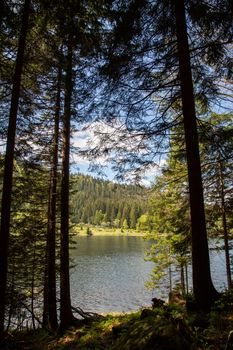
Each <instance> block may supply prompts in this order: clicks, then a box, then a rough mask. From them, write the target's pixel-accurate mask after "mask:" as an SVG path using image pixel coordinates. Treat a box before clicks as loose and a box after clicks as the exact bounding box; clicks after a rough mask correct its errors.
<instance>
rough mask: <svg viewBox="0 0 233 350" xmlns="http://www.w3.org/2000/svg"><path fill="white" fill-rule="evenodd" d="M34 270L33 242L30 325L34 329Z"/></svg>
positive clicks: (34, 249) (34, 254)
mask: <svg viewBox="0 0 233 350" xmlns="http://www.w3.org/2000/svg"><path fill="white" fill-rule="evenodd" d="M35 270H36V248H35V245H34V244H33V260H32V276H31V278H32V280H31V315H32V327H33V330H35V329H36V324H35V316H34V299H35V297H34V290H35Z"/></svg>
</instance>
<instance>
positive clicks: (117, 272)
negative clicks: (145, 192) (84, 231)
mask: <svg viewBox="0 0 233 350" xmlns="http://www.w3.org/2000/svg"><path fill="white" fill-rule="evenodd" d="M76 242H77V245H76V247H75V249H73V250H71V257H72V258H73V262H74V264H75V267H74V268H73V269H72V272H71V295H72V303H73V305H77V306H79V307H81V308H83V309H84V310H85V311H94V312H99V313H101V312H111V311H116V312H124V311H125V312H127V311H131V310H137V309H138V308H140V307H142V306H143V305H144V306H145V305H150V304H151V299H152V297H153V296H154V295H156V296H158V297H159V296H161V294H162V295H163V294H164V293H160V292H159V291H155V292H154V294H153V293H152V292H150V291H148V290H147V289H146V288H145V286H144V284H145V282H146V281H148V279H149V275H150V272H151V269H152V268H153V263H151V262H146V261H145V260H144V257H145V250H146V249H147V248H149V242H147V241H145V240H144V239H143V238H140V237H129V236H91V237H77V238H76ZM210 258H211V269H212V277H213V281H214V284H215V286H216V287H217V288H218V289H219V290H220V289H224V288H225V287H226V272H225V261H224V253H223V252H217V251H215V250H211V252H210ZM189 272H190V273H189V274H190V276H191V271H190V269H189ZM174 277H175V276H174ZM190 284H191V281H190ZM166 295H167V291H166Z"/></svg>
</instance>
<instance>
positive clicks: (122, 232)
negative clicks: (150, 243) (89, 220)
mask: <svg viewBox="0 0 233 350" xmlns="http://www.w3.org/2000/svg"><path fill="white" fill-rule="evenodd" d="M71 231H72V233H73V234H75V235H78V236H87V235H88V233H87V232H89V235H93V236H132V237H144V236H145V235H146V232H143V231H138V230H134V229H121V228H109V227H102V226H93V225H82V226H81V225H73V226H72V230H71Z"/></svg>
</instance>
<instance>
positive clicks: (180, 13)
mask: <svg viewBox="0 0 233 350" xmlns="http://www.w3.org/2000/svg"><path fill="white" fill-rule="evenodd" d="M174 8H175V19H176V31H177V46H178V57H179V72H180V83H181V96H182V111H183V118H184V131H185V143H186V156H187V166H188V180H189V195H190V212H191V226H192V267H193V290H194V295H195V298H196V300H197V302H198V304H199V305H200V306H201V307H202V308H209V307H210V306H211V305H213V302H214V301H215V300H216V299H217V297H218V293H217V291H216V290H215V288H214V286H213V283H212V280H211V275H210V262H209V251H208V243H207V233H206V224H205V209H204V196H203V186H202V178H201V165H200V155H199V143H198V133H197V122H196V112H195V100H194V93H193V83H192V72H191V65H190V53H189V44H188V36H187V26H186V18H185V5H184V1H183V0H176V1H175V3H174Z"/></svg>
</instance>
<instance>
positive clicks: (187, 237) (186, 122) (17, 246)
mask: <svg viewBox="0 0 233 350" xmlns="http://www.w3.org/2000/svg"><path fill="white" fill-rule="evenodd" d="M0 5H1V9H0V28H1V30H0V43H1V45H0V83H1V85H0V110H1V116H0V118H1V126H0V139H1V146H0V184H1V186H0V188H1V205H0V207H1V223H0V342H1V348H3V349H4V348H6V349H15V348H19V349H24V348H25V349H29V348H31V349H35V347H33V346H34V345H33V344H32V347H29V346H30V342H33V341H34V343H37V340H33V341H32V339H34V336H35V335H36V331H37V330H39V331H40V330H41V331H45V332H47V333H46V334H47V335H48V337H55V338H53V339H52V340H53V341H54V339H57V338H56V337H58V336H61V335H62V334H66V333H65V332H67V331H69V329H71V328H70V327H74V328H72V329H75V331H74V338H75V334H76V333H75V332H77V337H76V338H75V340H74V343H72V344H71V345H69V344H67V345H66V344H65V345H64V347H63V348H64V349H66V348H67V349H68V348H75V349H76V348H77V349H89V348H96V349H106V348H107V349H138V350H139V349H145V350H146V349H155V348H156V349H173V348H174V344H173V343H172V340H168V338H169V337H170V335H167V334H169V330H171V329H172V332H173V333H172V334H173V337H174V339H178V340H177V341H178V343H179V345H178V343H177V347H176V348H177V349H191V348H192V349H210V348H211V349H223V348H224V349H225V348H226V349H230V348H231V347H232V346H233V337H231V336H230V334H231V333H230V331H231V330H232V329H233V324H232V323H231V321H230V316H229V315H230V313H231V312H232V300H233V297H232V294H231V288H232V276H231V270H232V258H231V238H232V233H233V220H232V209H233V202H232V191H233V186H232V176H231V174H232V156H233V154H232V152H233V137H232V135H233V129H232V111H233V85H232V75H233V59H232V42H233V21H232V18H233V5H232V1H230V0H199V1H198V0H166V1H162V2H161V1H157V0H153V1H152V0H110V1H105V0H97V1H92V0H85V1H83V0H78V1H77V0H67V1H63V0H56V1H54V0H51V1H46V0H24V1H22V0H19V1H14V0H2V1H1V4H0ZM84 139H85V140H86V141H87V142H85V143H84V142H83V140H84ZM77 159H78V160H79V161H80V162H81V159H85V160H86V161H88V162H89V164H90V166H89V170H90V171H92V173H93V174H94V175H93V177H92V176H89V175H88V176H87V175H86V174H85V175H84V174H81V173H77V172H75V171H74V169H75V168H74V163H75V162H76V161H77ZM77 162H78V161H77ZM77 165H78V164H77ZM108 167H109V168H111V169H112V171H114V173H115V180H114V182H111V181H109V180H103V173H104V171H105V169H106V168H108ZM148 173H150V176H151V177H153V181H152V183H151V186H150V187H145V186H143V179H144V177H145V175H146V174H148ZM77 224H81V225H85V226H86V225H89V224H91V225H95V226H100V227H102V228H104V227H105V228H107V227H108V228H112V229H114V228H115V229H116V228H117V229H122V230H123V231H124V230H128V234H130V232H132V231H133V230H134V231H139V232H141V231H143V232H144V235H145V236H147V238H148V240H149V241H150V242H153V243H152V244H151V250H150V252H149V255H148V259H149V260H151V261H153V262H154V265H155V268H154V278H153V277H152V281H151V283H152V284H154V286H156V283H157V280H158V279H159V278H162V277H163V274H164V269H168V270H169V266H170V265H171V261H172V263H173V264H175V265H176V266H177V267H178V269H179V271H180V283H179V285H180V289H179V295H180V297H182V300H183V299H184V303H185V305H186V306H185V308H183V309H182V310H183V311H182V312H181V311H179V310H178V309H177V307H180V306H181V305H180V303H179V302H178V304H179V305H178V306H177V305H175V306H174V309H172V308H171V306H170V305H169V304H168V305H167V304H166V305H164V304H163V302H162V301H158V300H157V304H156V301H154V308H153V310H151V309H148V310H146V311H144V312H143V311H142V312H141V313H140V314H137V315H136V316H135V315H130V316H126V319H124V318H123V319H121V318H118V319H112V318H111V321H110V320H108V319H103V318H102V317H104V316H102V315H98V314H97V313H95V312H94V313H88V312H86V311H85V310H81V309H80V308H79V305H73V304H72V300H71V292H70V267H71V265H72V264H71V261H70V244H71V243H72V240H73V232H72V227H73V226H75V225H77ZM212 238H219V240H220V241H221V242H223V246H224V254H225V258H224V259H225V265H226V276H227V287H226V291H225V292H224V291H220V290H217V289H216V287H215V285H214V283H213V279H212V275H211V268H210V256H209V253H210V249H209V243H210V240H211V239H212ZM189 267H191V270H190V269H189ZM81 268H82V267H81V266H80V269H81ZM188 275H189V277H190V278H191V280H192V291H191V297H192V302H190V301H189V300H188V298H190V295H189V294H190V293H189V290H188V288H187V283H186V282H185V281H186V280H187V276H188ZM87 307H88V306H87ZM38 310H39V311H38ZM75 310H76V311H75ZM77 310H78V312H77ZM227 310H228V313H227ZM188 311H196V312H197V315H198V316H200V314H201V315H203V319H202V320H201V321H200V320H199V321H200V322H199V321H198V322H197V325H196V324H195V322H193V318H194V316H193V315H191V316H190V317H189V315H187V313H188ZM75 312H76V313H75ZM221 312H222V314H221ZM77 313H78V315H79V317H80V316H81V318H82V319H83V320H82V321H80V318H77V317H76V315H77ZM181 314H182V316H180V315H181ZM197 315H196V316H197ZM213 315H215V319H214V316H213ZM221 315H222V316H221ZM111 317H113V316H111ZM122 317H123V316H122ZM127 317H128V318H127ZM158 317H159V318H158ZM217 319H219V320H220V319H221V325H219V324H220V322H219V323H218V322H217V321H216V320H217ZM114 320H115V321H114ZM211 320H212V321H211ZM202 321H203V322H202ZM207 321H208V322H207ZM82 322H84V323H82ZM85 322H86V323H85ZM88 322H89V323H91V322H94V323H93V328H92V330H93V334H94V332H96V334H98V329H99V330H100V329H101V331H100V333H101V332H102V333H101V334H102V336H103V338H101V339H99V338H98V337H97V335H93V334H92V333H91V334H92V335H90V334H89V333H87V334H86V338H88V337H89V338H90V339H91V340H90V341H89V343H88V341H87V342H86V340H85V339H86V338H85V337H83V338H82V334H84V333H83V332H89V330H90V329H89V328H88V327H87V328H85V327H86V324H88ZM96 322H97V323H96ZM98 322H100V323H98ZM108 322H110V323H109V325H107V324H108ZM114 322H115V323H116V325H115V323H114ZM192 322H193V323H192ZM211 322H212V323H211ZM224 322H225V323H224ZM110 324H111V325H112V326H111V327H112V328H111V330H110ZM207 324H208V325H207ZM132 325H134V326H135V329H137V332H138V333H139V334H141V338H140V339H141V341H139V340H138V342H137V341H136V338H137V335H136V336H135V333H134V332H133V330H132V329H133V326H132ZM82 327H84V328H82ZM90 327H91V326H90ZM95 327H96V328H95ZM98 327H99V328H98ZM211 327H212V328H211ZM214 327H215V328H214ZM216 327H218V331H219V333H218V332H217V331H216ZM221 327H222V328H221ZM213 328H214V329H215V331H214V332H213ZM161 329H164V332H165V335H164V334H163V335H161V334H162V333H159V332H160V331H158V330H161ZM165 329H166V331H165ZM211 330H212V333H211ZM222 330H224V332H225V333H224V337H225V338H224V337H223V335H221V331H222ZM30 331H32V334H31V335H30ZM167 331H168V333H167ZM24 332H26V335H25V333H24ZM27 332H28V333H29V340H28V341H29V343H27V344H26V343H24V337H27ZM33 332H34V333H33ZM137 332H136V333H137ZM161 332H162V331H161ZM198 332H199V333H198ZM213 333H214V334H215V337H214V336H213ZM126 334H128V337H129V343H128V342H127V341H126V338H125V337H126ZM228 335H229V338H228ZM15 336H16V340H15ZM30 336H31V338H30ZM217 336H218V338H217ZM17 337H18V338H17ZM21 337H22V338H21ZM67 337H68V336H67ZM95 337H97V338H95ZM80 338H82V339H81V340H80ZM84 338H85V339H84ZM170 338H171V339H173V338H172V336H171V337H170ZM17 339H18V340H17ZM25 339H26V338H25ZM27 339H28V338H27ZM30 339H31V340H30ZM49 339H50V338H48V342H49ZM79 340H80V341H79ZM14 341H16V343H15V342H14ZM21 341H22V343H21ZM131 341H132V342H131ZM169 341H170V343H169ZM95 342H97V343H95ZM64 343H65V340H64ZM20 344H21V345H20ZM38 346H39V345H38ZM52 346H53V347H52ZM59 346H60V345H59V341H58V343H57V344H55V343H53V345H51V344H47V343H46V344H45V343H44V344H43V345H41V347H39V348H38V349H46V348H47V349H49V348H50V349H52V348H54V349H56V348H59ZM69 346H71V347H69ZM72 346H73V347H72Z"/></svg>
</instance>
